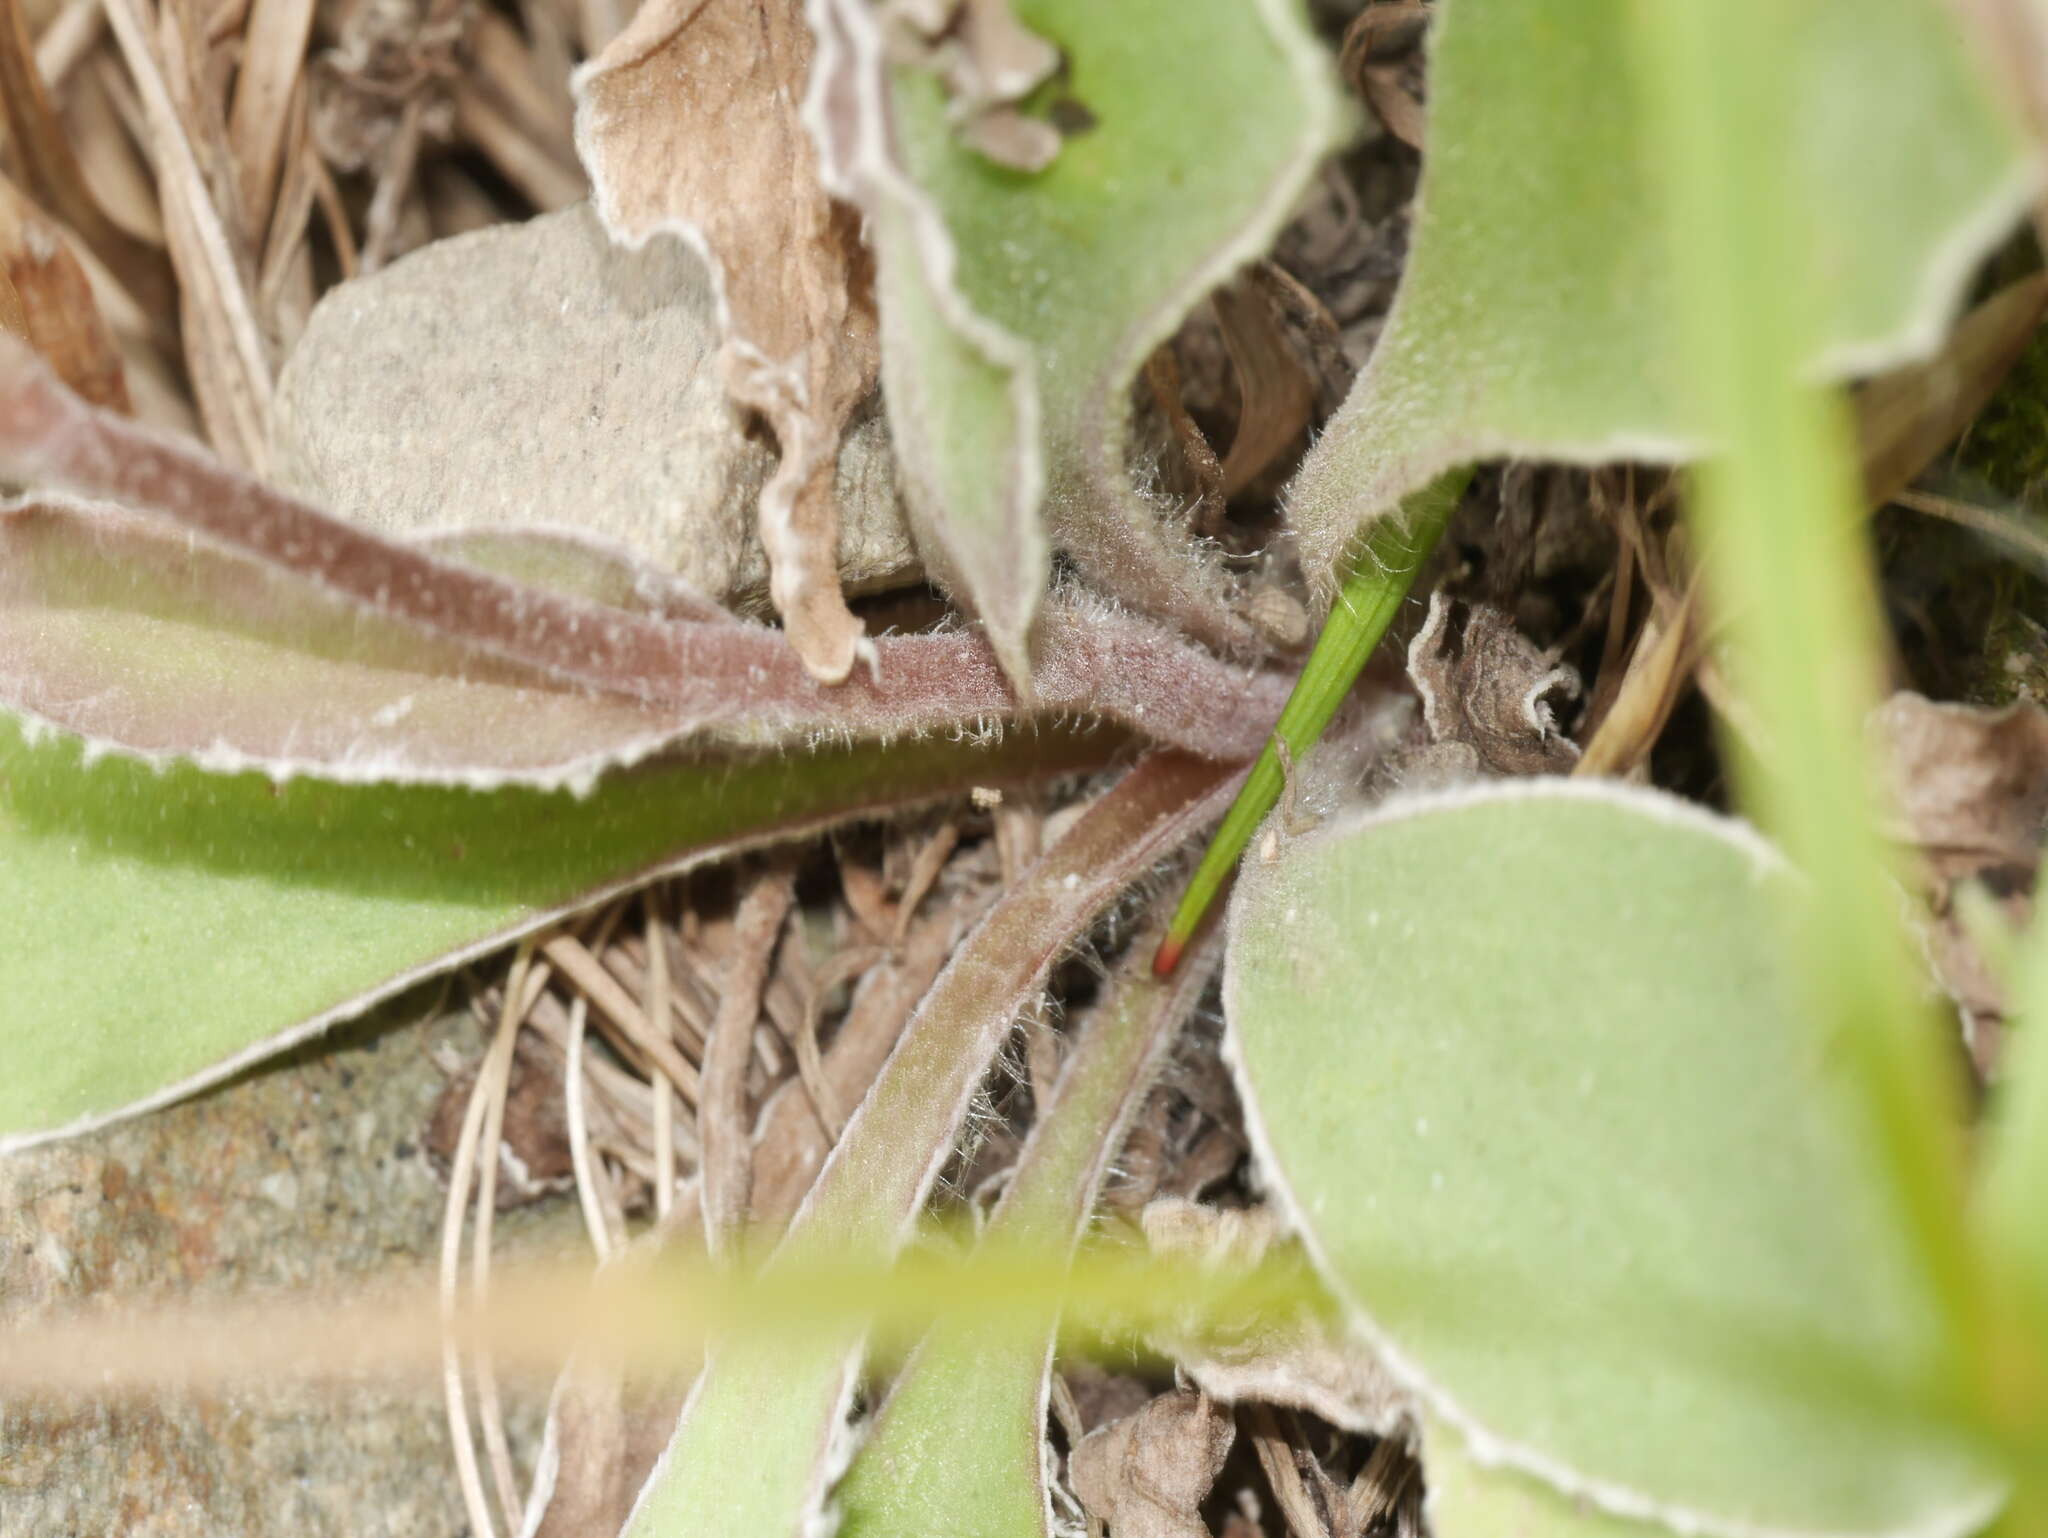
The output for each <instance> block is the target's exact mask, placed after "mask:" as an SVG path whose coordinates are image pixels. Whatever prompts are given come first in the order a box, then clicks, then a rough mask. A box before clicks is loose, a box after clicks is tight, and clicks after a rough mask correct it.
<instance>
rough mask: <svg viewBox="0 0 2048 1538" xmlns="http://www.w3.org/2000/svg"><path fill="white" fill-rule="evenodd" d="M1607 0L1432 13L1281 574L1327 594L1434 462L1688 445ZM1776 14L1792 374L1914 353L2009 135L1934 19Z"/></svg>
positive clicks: (2005, 214)
mask: <svg viewBox="0 0 2048 1538" xmlns="http://www.w3.org/2000/svg"><path fill="white" fill-rule="evenodd" d="M1631 8H1632V6H1631V0H1590V3H1587V4H1581V5H1573V6H1569V7H1563V8H1560V7H1558V6H1554V5H1548V4H1544V3H1543V0H1444V3H1443V4H1441V5H1439V6H1437V7H1435V8H1434V14H1435V20H1434V22H1433V26H1434V29H1435V35H1434V38H1433V44H1432V61H1431V80H1430V104H1429V154H1428V157H1427V159H1426V161H1425V170H1424V176H1423V186H1422V190H1421V194H1420V199H1419V203H1418V209H1419V213H1418V217H1417V221H1416V227H1415V236H1414V245H1413V247H1412V248H1411V251H1410V254H1409V258H1408V265H1407V267H1406V269H1405V270H1404V273H1403V276H1402V283H1401V290H1400V293H1399V295H1398V297H1397V299H1396V301H1395V304H1394V308H1393V311H1392V313H1391V314H1390V315H1389V316H1388V319H1387V327H1386V330H1385V332H1384V334H1383V335H1382V337H1381V339H1380V342H1379V345H1378V347H1377V349H1376V350H1375V351H1374V353H1373V356H1372V359H1371V361H1370V362H1369V363H1368V364H1367V366H1366V369H1365V371H1364V372H1363V373H1362V374H1361V375H1360V376H1359V378H1358V381H1357V383H1356V384H1355V385H1354V386H1353V388H1352V393H1351V396H1350V398H1349V399H1348V400H1347V401H1346V402H1345V404H1344V407H1343V408H1342V410H1340V411H1339V413H1338V414H1337V416H1336V417H1335V418H1334V419H1333V420H1332V421H1331V423H1330V427H1329V431H1328V432H1327V433H1326V434H1325V435H1324V437H1323V438H1322V439H1321V441H1320V442H1319V443H1318V445H1317V446H1316V448H1315V449H1314V450H1313V451H1312V452H1311V454H1310V456H1309V459H1308V461H1307V462H1306V463H1305V464H1304V466H1303V467H1302V470H1301V473H1300V474H1299V475H1298V476H1297V477H1296V480H1295V483H1294V486H1293V487H1292V489H1291V491H1290V493H1289V504H1290V512H1291V516H1292V519H1293V521H1294V524H1295V527H1296V529H1297V530H1298V531H1299V534H1300V538H1301V550H1302V557H1303V564H1304V566H1305V568H1306V569H1307V570H1308V572H1309V573H1310V575H1311V576H1312V577H1314V578H1316V579H1317V580H1318V581H1320V582H1321V583H1323V584H1324V585H1325V586H1327V585H1328V584H1329V583H1330V582H1331V580H1332V577H1333V572H1334V568H1335V566H1336V564H1337V562H1338V560H1339V558H1340V556H1342V554H1343V553H1344V551H1345V549H1346V548H1347V546H1348V545H1349V544H1350V542H1351V540H1352V539H1353V537H1354V536H1355V535H1356V534H1357V532H1358V530H1359V529H1360V527H1361V526H1362V525H1363V524H1364V523H1365V522H1367V521H1369V520H1371V519H1373V518H1375V517H1378V516H1380V515H1381V514H1383V513H1384V512H1385V511H1386V510H1387V509H1389V508H1391V507H1392V506H1393V505H1394V503H1395V502H1396V501H1397V500H1398V499H1399V498H1400V497H1401V496H1402V495H1403V494H1404V493H1406V492H1408V491H1410V490H1412V489H1413V488H1415V487H1417V486H1419V485H1421V484H1423V483H1424V482H1425V481H1427V480H1429V479H1431V478H1432V477H1434V476H1436V475H1437V474H1439V473H1441V472H1442V471H1444V470H1445V469H1447V468H1449V467H1450V466H1452V465H1456V464H1463V463H1467V462H1469V461H1472V460H1475V459H1486V458H1496V457H1505V456H1509V455H1514V456H1518V457H1527V458H1544V459H1565V460H1577V461H1583V462H1587V463H1605V462H1608V461H1611V460H1615V459H1625V458H1637V459H1658V460H1673V459H1684V458H1688V457H1691V456H1692V455H1694V454H1696V453H1698V452H1700V450H1701V449H1702V447H1703V445H1704V441H1705V437H1706V430H1705V427H1704V424H1703V422H1702V420H1701V418H1700V415H1699V405H1698V402H1697V401H1696V399H1695V397H1694V395H1693V393H1692V392H1691V391H1689V390H1688V389H1687V387H1686V377H1685V375H1684V373H1683V372H1682V369H1681V366H1680V359H1679V357H1678V352H1677V338H1676V335H1675V331H1674V325H1673V316H1674V313H1675V312H1674V309H1673V305H1674V302H1675V291H1674V288H1673V284H1672V278H1671V272H1670V262H1669V252H1670V249H1671V248H1670V245H1669V244H1668V242H1669V241H1670V239H1671V237H1670V235H1669V233H1668V232H1667V231H1666V230H1665V229H1664V228H1663V227H1662V226H1661V225H1660V222H1659V220H1658V218H1657V217H1656V215H1655V212H1654V211H1655V210H1656V209H1657V208H1658V206H1659V199H1658V196H1657V191H1656V188H1657V183H1656V180H1655V177H1656V174H1657V165H1656V145H1657V140H1656V136H1655V134H1654V133H1653V131H1652V129H1653V126H1654V125H1653V123H1652V114H1651V111H1650V106H1649V103H1648V102H1647V101H1646V100H1645V99H1644V96H1643V94H1642V91H1643V87H1642V84H1641V76H1640V71H1639V62H1638V60H1637V59H1636V57H1635V55H1634V52H1633V50H1632V48H1631V43H1630V36H1631V33H1630V28H1631V20H1630V14H1629V13H1630V11H1631ZM1776 22H1777V25H1778V26H1779V27H1781V29H1782V35H1781V37H1780V38H1779V39H1778V40H1777V41H1776V43H1775V44H1774V46H1776V47H1779V48H1782V49H1786V50H1790V51H1792V53H1793V55H1794V56H1795V58H1796V61H1797V62H1796V64H1795V66H1794V67H1793V68H1792V69H1789V70H1788V71H1786V78H1788V79H1796V80H1797V81H1798V82H1799V91H1800V93H1801V95H1800V100H1799V101H1798V103H1797V104H1796V105H1797V110H1796V113H1792V114H1791V121H1793V122H1794V124H1795V125H1796V126H1795V131H1794V138H1793V142H1791V143H1789V144H1775V143H1774V144H1773V145H1772V147H1771V152H1772V153H1774V154H1779V155H1783V156H1786V157H1787V158H1788V161H1789V164H1790V166H1791V167H1792V170H1793V174H1794V176H1795V177H1796V178H1797V181H1798V183H1799V185H1800V188H1801V196H1800V198H1799V200H1798V203H1799V207H1800V209H1801V212H1802V215H1803V217H1804V218H1805V220H1806V222H1807V228H1806V229H1805V230H1804V231H1802V235H1803V236H1804V237H1805V238H1807V239H1809V240H1810V241H1811V242H1812V244H1813V248H1814V249H1815V251H1816V252H1817V253H1818V258H1817V259H1818V261H1819V263H1820V267H1819V270H1820V271H1823V272H1824V273H1826V274H1827V282H1826V284H1825V285H1824V286H1823V287H1822V288H1821V289H1820V291H1819V293H1820V297H1821V299H1822V302H1823V310H1822V313H1820V314H1818V315H1816V316H1815V317H1814V332H1813V334H1814V335H1815V336H1816V338H1817V339H1818V341H1817V344H1816V346H1817V353H1816V356H1815V357H1814V358H1813V359H1812V360H1811V361H1812V363H1813V364H1814V365H1815V366H1816V367H1819V368H1823V369H1826V370H1829V371H1831V372H1835V373H1842V372H1848V371H1856V372H1867V371H1871V370H1875V369H1878V368H1883V367H1887V366H1890V365H1893V364H1897V363H1901V362H1904V361H1906V360H1908V359H1911V358H1917V357H1922V356H1925V355H1926V354H1928V353H1930V352H1931V351H1933V349H1934V348H1935V347H1936V346H1937V345H1938V344H1939V342H1940V341H1941V338H1942V334H1943V331H1944V329H1945V328H1946V325H1947V322H1948V320H1949V319H1950V316H1951V314H1952V312H1953V310H1954V308H1955V305H1956V303H1957V300H1958V299H1959V297H1960V294H1961V289H1962V285H1963V283H1964V281H1965V280H1966V279H1967V277H1968V275H1969V272H1970V269H1971V267H1972V265H1973V264H1974V262H1975V261H1976V260H1977V258H1978V257H1979V256H1981V255H1982V254H1983V252H1984V251H1985V250H1986V249H1987V248H1988V247H1989V245H1990V244H1991V243H1992V242H1994V241H1995V240H1997V239H1999V238H2000V237H2002V236H2003V235H2004V234H2005V232H2006V230H2007V229H2008V228H2009V226H2010V225H2011V223H2012V221H2013V219H2014V218H2015V217H2016V216H2017V214H2018V213H2019V211H2020V209H2021V207H2022V206H2023V203H2024V200H2025V198H2026V196H2027V194H2028V191H2029V189H2030V187H2031V186H2032V185H2033V183H2034V181H2035V173H2034V170H2033V168H2032V166H2031V164H2030V162H2029V157H2028V156H2027V154H2026V153H2025V152H2024V150H2023V148H2022V143H2021V139H2020V136H2019V134H2018V132H2017V130H2016V128H2015V127H2014V126H2013V125H2012V124H2011V123H2010V122H2009V121H2008V120H2007V119H2006V118H2005V117H2004V116H2003V115H2002V113H2001V112H2000V111H1999V110H1998V108H1997V107H1996V106H1995V105H1994V103H1993V102H1992V100H1991V98H1990V94H1989V92H1988V91H1987V90H1986V88H1985V87H1984V85H1983V84H1982V82H1981V81H1980V80H1979V79H1978V78H1977V76H1976V73H1975V70H1974V65H1973V62H1972V60H1971V59H1970V58H1969V56H1968V50H1967V48H1966V47H1965V44H1964V41H1963V38H1962V36H1961V34H1960V31H1959V29H1958V28H1957V27H1956V25H1955V23H1954V19H1953V18H1952V17H1951V16H1950V15H1949V13H1948V12H1947V10H1946V9H1945V8H1944V7H1943V6H1940V5H1937V4H1930V3H1928V0H1811V3H1806V4H1801V5H1795V6H1785V7H1782V8H1780V10H1779V12H1778V13H1777V17H1776ZM1564 103H1568V104H1569V110H1560V104H1564ZM1877 166H1881V167H1883V168H1884V172H1883V174H1882V175H1874V174H1872V168H1873V167H1877ZM1561 210H1569V215H1568V216H1566V215H1563V214H1561V212H1560V211H1561Z"/></svg>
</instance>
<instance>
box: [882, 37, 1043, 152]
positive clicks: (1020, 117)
mask: <svg viewBox="0 0 2048 1538" xmlns="http://www.w3.org/2000/svg"><path fill="white" fill-rule="evenodd" d="M889 19H890V20H891V21H893V22H895V23H896V24H897V26H896V37H895V39H894V41H895V42H896V43H897V47H898V51H899V52H901V53H904V54H905V55H907V56H910V57H914V58H916V59H917V60H918V62H919V63H920V64H922V65H924V66H925V67H927V68H930V69H932V70H933V71H935V72H936V73H937V74H938V76H939V78H940V79H941V80H943V81H944V82H945V85H946V92H947V95H948V98H949V106H948V113H949V115H950V116H951V117H952V118H953V120H954V121H955V122H956V123H957V124H958V125H959V132H960V138H961V142H963V143H964V144H966V145H967V146H968V147H969V148H971V149H973V150H974V151H975V152H976V153H977V154H980V155H983V156H985V157H986V158H988V159H989V160H992V161H994V162H995V163H996V164H997V165H999V166H1007V167H1008V168H1009V169H1011V170H1013V171H1043V170H1044V169H1045V168H1046V167H1047V166H1049V165H1051V164H1052V161H1053V157H1054V156H1055V155H1057V154H1059V152H1060V132H1059V130H1058V129H1057V128H1055V127H1054V126H1053V125H1052V124H1051V123H1048V122H1046V121H1045V120H1044V119H1042V118H1035V117H1028V116H1026V115H1025V114H1024V113H1022V112H1019V111H1018V110H1017V109H1016V106H1015V103H1017V102H1019V101H1021V100H1023V99H1024V97H1026V96H1028V95H1029V94H1030V93H1031V92H1033V91H1035V90H1036V89H1038V87H1039V86H1040V85H1041V84H1043V83H1044V82H1045V80H1046V79H1047V78H1048V77H1050V76H1051V75H1052V73H1053V71H1054V70H1056V69H1058V68H1059V65H1060V51H1059V50H1058V49H1057V48H1055V47H1053V45H1052V44H1051V43H1049V42H1047V41H1046V40H1045V39H1044V38H1042V37H1040V36H1039V35H1038V34H1037V33H1035V32H1033V31H1032V30H1031V29H1030V28H1029V27H1026V26H1025V25H1024V24H1023V23H1022V22H1021V21H1019V20H1018V19H1017V14H1016V12H1015V11H1013V10H1012V9H1011V8H1010V0H953V3H952V4H945V3H943V0H941V3H938V4H933V3H931V0H911V3H903V0H898V3H897V4H895V5H893V6H891V7H890V8H889ZM913 39H914V41H913Z"/></svg>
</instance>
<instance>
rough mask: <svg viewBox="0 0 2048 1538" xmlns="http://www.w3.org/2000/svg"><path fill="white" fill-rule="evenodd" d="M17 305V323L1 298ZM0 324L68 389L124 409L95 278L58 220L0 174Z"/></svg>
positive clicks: (123, 386)
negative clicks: (74, 252)
mask: <svg viewBox="0 0 2048 1538" xmlns="http://www.w3.org/2000/svg"><path fill="white" fill-rule="evenodd" d="M10 296H11V297H12V298H13V299H14V301H15V303H16V305H17V306H18V322H17V321H16V320H10V319H9V317H8V316H7V314H6V301H7V299H8V298H9V297H10ZM0 327H5V328H6V329H7V330H9V331H12V332H14V333H15V334H16V335H17V336H19V337H21V338H23V339H24V340H25V341H26V342H27V343H28V344H29V345H30V346H31V347H33V348H35V350H36V351H37V352H39V353H41V354H42V355H43V357H44V358H45V359H47V360H48V361H49V364H50V366H51V367H52V368H54V369H55V370H56V371H57V377H58V378H60V379H62V380H63V381H64V382H65V383H66V384H67V385H69V386H70V387H71V388H72V389H73V390H76V391H77V392H78V393H79V394H80V395H82V396H84V397H85V398H86V399H87V400H89V401H91V402H92V403H93V404H94V405H96V406H107V407H111V408H112V409H113V410H115V411H120V412H126V411H128V409H129V404H128V384H127V380H126V378H125V376H124V374H123V371H122V368H121V350H120V348H119V347H117V346H116V345H115V342H114V335H113V332H112V331H110V330H109V329H108V328H107V322H106V318H105V317H104V316H102V315H101V314H100V308H99V305H98V304H97V303H96V302H94V299H93V295H92V284H91V283H90V282H89V281H88V280H87V278H86V275H85V269H84V268H83V267H82V266H80V265H79V262H78V258H77V257H75V256H73V255H72V254H71V251H70V248H69V247H67V246H66V245H65V243H64V236H63V233H62V231H60V230H59V229H58V227H57V225H56V223H55V222H54V221H53V220H51V219H50V217H49V216H48V215H47V214H45V213H44V212H43V211H42V210H41V209H40V208H37V207H36V206H35V204H33V203H31V202H30V201H29V200H28V198H27V197H26V196H24V195H23V194H22V192H21V191H20V190H19V189H18V188H16V187H15V185H14V184H13V183H12V182H10V181H8V180H7V179H6V178H5V177H4V176H0Z"/></svg>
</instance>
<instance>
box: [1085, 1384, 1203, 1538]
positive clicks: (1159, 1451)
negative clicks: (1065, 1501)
mask: <svg viewBox="0 0 2048 1538" xmlns="http://www.w3.org/2000/svg"><path fill="white" fill-rule="evenodd" d="M1236 1435H1237V1428H1236V1426H1235V1425H1233V1424H1232V1422H1231V1419H1230V1417H1229V1415H1227V1414H1226V1413H1225V1412H1224V1411H1222V1410H1220V1409H1218V1408H1217V1407H1216V1405H1215V1404H1214V1403H1212V1402H1211V1401H1210V1399H1209V1396H1208V1395H1206V1394H1203V1393H1199V1392H1197V1391H1196V1390H1194V1389H1176V1390H1174V1391H1173V1392H1172V1393H1170V1394H1161V1395H1160V1396H1159V1397H1158V1398H1157V1399H1155V1400H1153V1401H1152V1402H1151V1403H1150V1404H1148V1405H1147V1406H1145V1408H1144V1409H1142V1410H1140V1411H1139V1412H1138V1413H1137V1414H1136V1415H1127V1416H1125V1417H1124V1418H1123V1419H1122V1420H1119V1421H1112V1422H1111V1423H1110V1424H1109V1425H1107V1426H1103V1427H1100V1428H1098V1429H1097V1430H1094V1431H1091V1432H1089V1433H1088V1435H1087V1436H1085V1437H1083V1438H1082V1439H1081V1443H1080V1445H1079V1446H1078V1447H1076V1448H1075V1449H1074V1453H1073V1457H1072V1458H1071V1459H1070V1460H1069V1463H1068V1477H1069V1479H1070V1480H1071V1482H1072V1484H1073V1486H1074V1493H1075V1495H1076V1496H1078V1497H1079V1498H1080V1501H1081V1504H1082V1505H1083V1506H1084V1507H1086V1508H1087V1511H1088V1514H1089V1516H1090V1517H1092V1518H1094V1520H1095V1521H1096V1522H1098V1523H1105V1524H1107V1525H1108V1527H1109V1529H1110V1530H1111V1531H1112V1532H1114V1533H1115V1534H1116V1535H1117V1538H1209V1528H1208V1524H1207V1523H1205V1522H1203V1520H1202V1514H1201V1505H1202V1501H1203V1499H1204V1497H1206V1496H1207V1495H1208V1493H1209V1487H1210V1486H1211V1485H1213V1484H1214V1483H1215V1482H1216V1476H1217V1475H1218V1474H1220V1473H1222V1472H1223V1464H1224V1460H1225V1459H1226V1458H1228V1457H1229V1456H1230V1444H1231V1443H1232V1441H1234V1440H1235V1439H1236Z"/></svg>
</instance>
